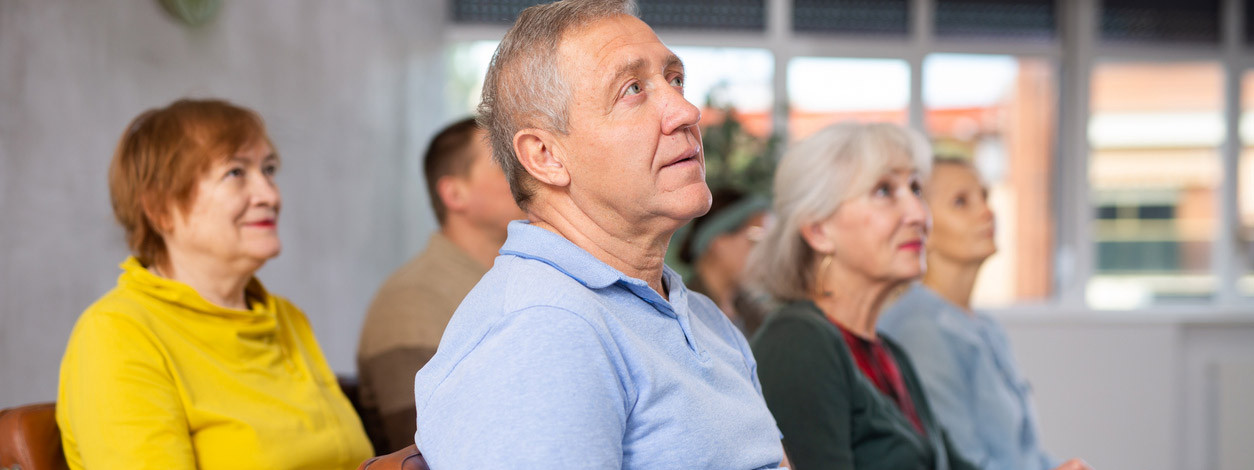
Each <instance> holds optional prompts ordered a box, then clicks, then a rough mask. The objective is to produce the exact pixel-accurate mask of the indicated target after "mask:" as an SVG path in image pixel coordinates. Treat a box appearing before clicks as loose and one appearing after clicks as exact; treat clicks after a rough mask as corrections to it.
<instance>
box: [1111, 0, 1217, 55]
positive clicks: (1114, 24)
mask: <svg viewBox="0 0 1254 470" xmlns="http://www.w3.org/2000/svg"><path fill="white" fill-rule="evenodd" d="M1101 8H1102V13H1101V15H1102V16H1101V34H1102V40H1104V41H1108V42H1156V43H1180V42H1187V43H1194V44H1218V43H1219V0H1103V1H1102V7H1101Z"/></svg>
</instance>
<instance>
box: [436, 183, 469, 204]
mask: <svg viewBox="0 0 1254 470" xmlns="http://www.w3.org/2000/svg"><path fill="white" fill-rule="evenodd" d="M466 191H467V188H466V185H465V183H464V181H463V180H462V179H461V178H458V177H456V176H453V175H444V176H441V177H440V179H438V180H436V181H435V194H436V196H438V197H439V198H440V202H442V203H444V207H445V208H447V209H448V210H449V212H461V211H462V210H463V209H465V208H466V196H467V194H466Z"/></svg>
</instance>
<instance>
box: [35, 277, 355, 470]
mask: <svg viewBox="0 0 1254 470" xmlns="http://www.w3.org/2000/svg"><path fill="white" fill-rule="evenodd" d="M121 267H122V269H123V273H122V275H121V276H120V277H118V285H117V287H116V288H114V289H113V290H112V291H110V292H109V293H107V294H105V296H104V297H102V298H100V300H98V301H96V303H95V304H92V306H91V307H88V308H87V310H86V311H85V312H83V315H82V316H81V317H80V318H79V319H78V323H77V325H75V327H74V332H73V333H71V334H70V341H69V346H68V347H67V348H66V351H65V357H64V358H63V359H62V361H61V384H60V391H59V392H58V396H57V424H58V425H59V426H60V427H61V440H62V443H63V444H64V446H65V455H66V458H67V460H68V461H69V464H70V468H72V469H82V468H90V469H92V470H107V469H113V468H126V469H138V468H154V469H157V468H159V469H183V468H202V469H251V468H256V469H296V468H311V469H312V468H318V469H335V468H344V469H353V468H356V467H357V465H358V464H360V463H361V462H362V461H364V460H366V459H367V458H369V457H370V456H371V455H372V454H373V451H372V449H371V447H370V442H369V441H368V440H367V439H366V434H365V432H364V431H363V430H362V426H361V421H360V420H359V419H358V417H357V414H356V413H354V412H353V408H352V406H351V405H350V404H349V402H348V399H346V398H345V397H344V394H343V393H341V392H340V390H339V386H338V385H337V384H336V380H335V374H334V373H333V372H331V369H330V368H329V367H328V366H327V363H326V359H325V358H323V356H322V351H321V350H320V349H319V348H318V343H317V340H315V339H314V335H313V331H312V330H311V329H310V327H309V321H308V320H307V319H306V318H305V315H304V314H303V313H301V312H300V310H298V309H297V308H296V306H294V305H292V304H291V303H290V302H288V301H287V300H286V299H283V298H280V297H278V296H274V295H270V294H269V293H268V292H266V290H265V288H263V287H262V286H261V283H259V282H257V280H256V279H253V280H252V282H251V283H250V284H249V285H248V288H247V290H246V296H247V299H248V302H249V304H250V305H251V306H252V309H251V310H235V309H229V308H224V307H219V306H216V305H213V304H211V303H209V302H208V301H206V300H205V299H204V298H202V297H201V296H200V295H199V294H197V293H196V291H195V290H193V289H192V288H191V287H189V286H187V285H186V284H183V283H181V282H177V281H172V280H169V279H164V278H161V277H158V276H156V275H154V274H152V273H150V272H148V270H146V269H144V267H143V266H141V265H140V264H139V262H138V261H136V260H135V259H134V258H129V259H127V260H126V261H125V262H124V263H122V266H121Z"/></svg>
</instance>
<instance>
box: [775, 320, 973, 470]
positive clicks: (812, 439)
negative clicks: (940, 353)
mask: <svg viewBox="0 0 1254 470" xmlns="http://www.w3.org/2000/svg"><path fill="white" fill-rule="evenodd" d="M880 341H883V344H884V346H885V347H887V348H888V351H889V353H890V354H892V356H893V359H895V360H896V362H897V366H898V368H899V369H900V370H901V376H902V380H903V381H904V382H905V385H906V389H907V390H908V391H909V393H910V398H911V399H912V400H913V402H914V405H915V408H916V412H917V413H918V414H919V420H920V421H921V422H922V423H923V428H924V430H926V431H927V436H926V437H925V436H922V435H920V434H919V433H918V431H916V430H915V428H914V425H913V424H911V423H910V420H909V419H907V418H906V416H905V415H904V414H903V413H902V412H901V410H900V409H898V408H897V405H896V404H895V403H893V401H892V399H890V398H888V397H887V396H885V395H884V394H882V393H880V391H879V390H878V389H876V388H875V385H873V384H872V383H871V381H870V380H867V378H866V377H865V376H863V374H862V372H861V371H860V370H859V369H858V366H857V365H856V363H855V362H854V359H853V356H852V355H851V354H850V352H849V347H848V346H847V345H846V344H845V339H844V337H843V336H842V335H841V333H840V330H839V329H837V328H836V326H835V325H832V323H831V322H829V321H828V320H827V318H826V317H825V316H823V313H822V312H821V311H819V309H818V307H816V306H815V305H814V304H813V303H811V302H809V301H800V302H794V303H792V304H789V305H786V306H785V307H784V308H782V309H780V310H779V311H777V312H775V313H774V314H772V315H771V316H769V317H768V318H767V320H766V323H764V324H763V325H762V328H761V329H759V330H758V332H757V334H756V335H754V337H753V341H752V346H753V355H754V357H755V358H757V361H758V378H759V379H760V380H761V382H762V394H763V395H764V396H765V397H766V404H767V406H768V407H770V409H771V413H772V414H774V415H775V421H776V422H777V423H778V424H779V429H780V431H782V432H783V433H784V449H785V450H786V451H787V452H788V458H789V460H790V461H791V463H792V465H793V467H794V469H799V470H826V469H857V470H874V469H892V470H904V469H911V470H913V469H946V468H948V469H953V470H965V469H974V468H975V466H974V465H971V464H970V463H968V462H966V461H965V460H963V459H962V458H961V457H959V456H958V455H956V454H955V452H956V451H953V450H952V447H951V446H950V445H949V442H948V439H946V438H945V437H944V435H943V434H942V431H941V429H940V428H939V427H938V426H937V424H936V421H935V419H934V418H933V416H932V409H931V407H930V406H928V403H927V398H926V397H925V396H924V394H923V389H922V387H921V384H920V383H919V378H918V376H917V375H916V374H915V372H914V367H913V366H912V365H911V364H910V360H909V358H907V357H906V354H905V352H904V351H902V349H901V348H900V347H898V346H897V345H896V344H894V343H893V342H892V341H889V340H888V339H887V338H884V337H883V336H880Z"/></svg>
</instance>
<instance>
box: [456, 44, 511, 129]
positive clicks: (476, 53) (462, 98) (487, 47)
mask: <svg viewBox="0 0 1254 470" xmlns="http://www.w3.org/2000/svg"><path fill="white" fill-rule="evenodd" d="M497 44H499V41H474V42H462V43H457V44H453V45H452V46H451V47H449V53H448V81H447V82H446V83H445V88H446V89H445V91H446V93H445V94H444V99H445V103H444V105H445V108H444V109H447V110H448V112H449V117H450V118H454V119H456V118H460V117H462V116H467V115H472V114H474V113H475V108H477V107H478V106H479V97H480V95H482V93H483V78H484V75H487V73H488V65H489V64H491V63H492V54H494V53H496V45H497Z"/></svg>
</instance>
